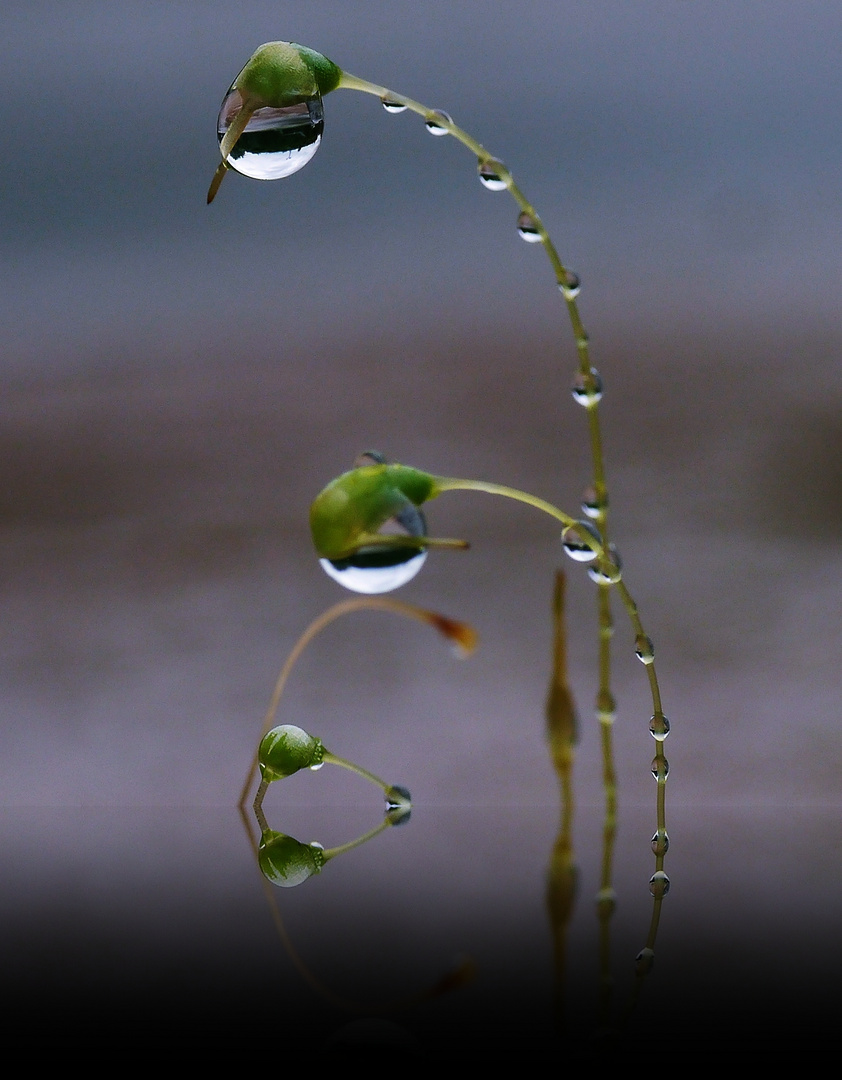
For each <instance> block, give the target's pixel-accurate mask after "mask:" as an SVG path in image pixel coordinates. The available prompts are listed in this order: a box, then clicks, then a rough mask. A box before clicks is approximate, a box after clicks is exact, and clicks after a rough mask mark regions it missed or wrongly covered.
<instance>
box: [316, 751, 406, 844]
mask: <svg viewBox="0 0 842 1080" xmlns="http://www.w3.org/2000/svg"><path fill="white" fill-rule="evenodd" d="M325 756H327V755H325ZM337 764H338V762H337ZM390 825H391V822H390V821H389V819H388V818H383V820H382V821H381V822H380V824H379V825H375V826H374V828H373V829H369V830H368V832H367V833H363V835H362V836H358V837H357V838H356V840H349V841H348V842H347V844H340V845H339V847H332V848H325V849H324V851H322V855H323V857H324V860H325V862H327V861H328V859H334V858H336V856H337V855H342V854H343V853H344V852H346V851H351V850H352V848H355V847H359V846H360V844H365V843H367V842H368V841H369V840H371V839H372V838H373V837H375V836H377V834H378V833H382V832H383V830H384V829H388V828H389V826H390Z"/></svg>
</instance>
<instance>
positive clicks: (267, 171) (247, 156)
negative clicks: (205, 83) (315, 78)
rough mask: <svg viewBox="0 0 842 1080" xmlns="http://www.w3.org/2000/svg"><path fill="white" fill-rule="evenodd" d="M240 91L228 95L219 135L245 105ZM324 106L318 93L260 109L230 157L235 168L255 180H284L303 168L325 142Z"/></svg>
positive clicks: (222, 109) (229, 160) (223, 105)
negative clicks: (323, 136)
mask: <svg viewBox="0 0 842 1080" xmlns="http://www.w3.org/2000/svg"><path fill="white" fill-rule="evenodd" d="M242 103H243V99H242V97H241V95H240V91H239V90H237V89H235V88H233V87H232V89H231V90H229V91H228V93H227V94H226V95H225V100H224V101H223V102H222V108H221V109H220V110H219V117H218V119H217V122H216V130H217V138H218V140H219V142H220V143H221V142H222V138H223V136H224V135H225V132H226V131H227V130H228V128H229V126H230V125H231V123H232V121H233V120H234V117H235V116H236V115H237V114H238V113H239V111H240V109H241V108H242ZM323 131H324V109H323V108H322V99H321V97H320V96H319V95H318V94H315V95H314V96H313V97H311V98H308V99H307V100H306V101H300V102H298V103H297V104H295V105H287V106H285V107H284V108H282V109H272V108H268V107H267V108H263V109H257V110H256V111H255V112H254V113H252V115H251V116H250V117H249V121H248V123H247V124H246V126H245V129H244V131H243V133H242V135H241V136H240V137H239V139H238V140H237V142H236V143H235V144H234V147H233V149H232V150H231V153H230V154H229V156H228V164H229V165H230V166H231V168H232V169H234V170H236V171H237V172H239V173H242V174H243V175H244V176H250V177H252V178H254V179H255V180H280V179H281V178H282V177H284V176H291V175H292V174H293V173H295V172H298V170H299V169H302V168H303V167H304V166H305V165H306V164H307V162H308V161H309V160H310V159H311V158H312V157H313V155H314V154H315V152H316V151H317V150H318V148H319V143H320V142H321V141H322V132H323Z"/></svg>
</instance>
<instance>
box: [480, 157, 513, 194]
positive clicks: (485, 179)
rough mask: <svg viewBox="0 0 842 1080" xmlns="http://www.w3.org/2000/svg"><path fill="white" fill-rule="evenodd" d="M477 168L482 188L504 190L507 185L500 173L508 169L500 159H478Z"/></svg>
mask: <svg viewBox="0 0 842 1080" xmlns="http://www.w3.org/2000/svg"><path fill="white" fill-rule="evenodd" d="M477 168H478V172H479V182H480V183H481V184H482V186H483V187H484V188H488V190H489V191H505V190H506V188H507V186H508V185H507V184H506V181H505V179H504V178H503V175H502V174H503V173H504V172H507V171H508V170H507V169H506V166H505V165H504V164H503V162H502V161H496V160H495V159H494V158H488V160H487V161H482V160H480V162H479V165H478V167H477Z"/></svg>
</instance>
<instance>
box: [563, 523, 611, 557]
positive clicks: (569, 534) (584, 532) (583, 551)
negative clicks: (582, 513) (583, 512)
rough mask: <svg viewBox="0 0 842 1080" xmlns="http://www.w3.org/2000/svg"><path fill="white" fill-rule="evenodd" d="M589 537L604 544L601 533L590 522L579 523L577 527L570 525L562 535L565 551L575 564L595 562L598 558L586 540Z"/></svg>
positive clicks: (576, 524)
mask: <svg viewBox="0 0 842 1080" xmlns="http://www.w3.org/2000/svg"><path fill="white" fill-rule="evenodd" d="M588 536H589V537H591V538H592V539H594V540H596V542H597V543H598V544H601V543H602V538H601V537H600V535H599V532H598V531H597V529H595V528H594V526H593V525H591V523H590V522H589V521H577V522H576V523H575V525H568V526H567V528H566V529H565V530H564V532H563V533H562V534H561V542H562V545H563V547H564V550H565V551H566V552H567V554H568V555H569V556H570V558H571V559H573V560H574V561H575V562H593V561H594V559H595V558H596V552H595V551H594V550H593V548H592V547H591V546H590V544H589V543H588V541H587V540H586V539H585V537H588Z"/></svg>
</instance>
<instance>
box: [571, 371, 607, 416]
mask: <svg viewBox="0 0 842 1080" xmlns="http://www.w3.org/2000/svg"><path fill="white" fill-rule="evenodd" d="M570 393H571V394H572V395H573V400H574V401H575V402H576V404H577V405H583V406H584V407H585V408H586V409H590V408H593V406H594V405H596V403H597V402H598V401H600V400H601V399H602V377H601V376H600V374H599V372H598V371H597V370H596V368H591V369H590V371H589V372H588V373H587V374H586V373H585V372H582V371H577V372H576V377H575V378H574V379H573V383H572V385H571V387H570Z"/></svg>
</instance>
